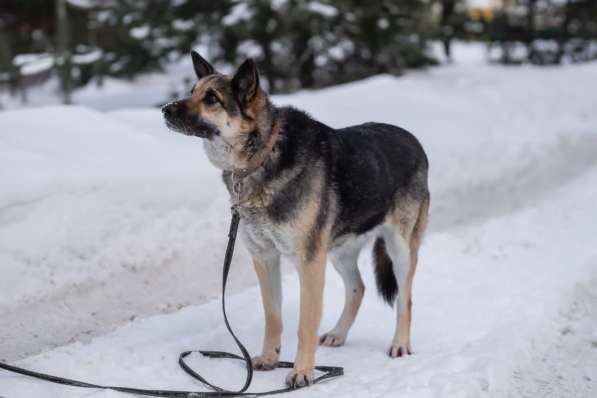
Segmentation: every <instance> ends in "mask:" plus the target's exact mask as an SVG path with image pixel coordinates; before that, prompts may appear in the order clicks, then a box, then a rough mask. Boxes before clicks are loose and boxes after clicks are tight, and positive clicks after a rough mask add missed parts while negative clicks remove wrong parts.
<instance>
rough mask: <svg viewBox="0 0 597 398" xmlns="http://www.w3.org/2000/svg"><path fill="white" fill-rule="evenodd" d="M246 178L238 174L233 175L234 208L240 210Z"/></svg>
mask: <svg viewBox="0 0 597 398" xmlns="http://www.w3.org/2000/svg"><path fill="white" fill-rule="evenodd" d="M243 180H244V178H243V177H242V176H240V175H238V174H237V173H234V172H233V173H232V193H233V194H234V196H233V199H232V208H233V209H238V207H239V206H240V201H241V196H242V193H243V188H244V182H243Z"/></svg>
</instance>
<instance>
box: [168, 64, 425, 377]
mask: <svg viewBox="0 0 597 398" xmlns="http://www.w3.org/2000/svg"><path fill="white" fill-rule="evenodd" d="M191 56H192V61H193V68H194V70H195V73H196V75H197V79H198V81H197V83H196V84H195V86H194V87H193V89H192V91H191V94H190V96H189V97H188V98H184V99H181V100H178V101H174V102H171V103H169V104H166V105H165V106H164V107H163V108H162V112H163V115H164V118H165V121H166V124H167V126H168V127H169V128H170V129H171V130H174V131H176V132H179V133H183V134H186V135H190V136H196V137H200V138H202V139H203V144H204V147H205V150H206V152H207V156H208V158H209V160H210V161H211V162H212V163H213V164H214V165H215V166H216V167H218V168H220V169H221V170H222V171H223V172H222V175H223V180H224V183H225V184H226V187H227V189H228V191H229V192H230V195H231V199H232V202H233V203H234V204H235V205H236V206H237V207H238V209H239V213H240V215H241V236H242V238H243V240H244V242H245V244H246V246H247V248H248V250H249V252H250V253H251V255H252V258H253V265H254V268H255V271H256V274H257V277H258V280H259V286H260V290H261V296H262V301H263V308H264V312H265V334H264V340H263V350H262V353H261V355H259V356H257V357H255V358H254V359H253V365H254V368H255V369H258V370H269V369H274V368H275V367H276V365H277V363H278V356H279V354H280V348H281V334H282V316H281V302H282V289H281V276H280V256H281V255H284V256H285V257H287V258H289V259H291V260H292V261H293V262H294V263H295V265H296V268H297V270H298V274H299V280H300V316H299V329H298V348H297V352H296V357H295V362H294V368H293V369H292V370H291V371H290V373H289V374H288V376H287V377H286V384H287V385H288V386H290V387H302V386H305V385H308V384H311V383H312V382H313V377H314V376H313V367H314V362H315V351H316V348H317V345H318V343H319V344H320V345H324V346H331V347H337V346H340V345H342V344H344V342H345V341H346V336H347V334H348V331H349V329H350V327H351V326H352V324H353V322H354V320H355V317H356V315H357V312H358V310H359V307H360V304H361V300H362V298H363V294H364V291H365V286H364V284H363V281H362V279H361V275H360V272H359V269H358V267H357V259H358V256H359V252H360V250H361V248H362V247H363V246H364V245H365V244H367V243H371V242H374V243H373V263H374V267H375V279H376V284H377V287H378V290H379V293H380V295H381V296H382V298H383V299H384V300H385V301H386V302H387V303H388V304H390V305H393V304H394V303H395V302H396V307H397V318H396V331H395V334H394V337H393V339H392V342H391V345H390V348H389V349H388V352H387V353H388V355H389V356H390V357H392V358H397V357H402V356H406V355H410V354H411V353H412V350H411V345H410V324H411V314H412V300H411V296H412V284H413V278H414V274H415V268H416V265H417V255H418V250H419V246H420V244H421V239H422V237H423V234H424V232H425V228H426V225H427V219H428V210H429V201H430V195H429V189H428V184H427V174H428V168H429V162H428V159H427V156H426V154H425V151H424V150H423V148H422V146H421V144H420V143H419V141H418V140H417V139H416V138H415V137H414V136H413V135H412V134H410V133H409V132H407V131H406V130H404V129H402V128H400V127H396V126H393V125H389V124H382V123H365V124H361V125H358V126H351V127H345V128H341V129H334V128H331V127H329V126H327V125H325V124H323V123H321V122H318V121H317V120H315V119H313V118H311V117H310V116H309V115H307V114H306V113H305V112H302V111H300V110H297V109H295V108H292V107H276V106H274V105H273V104H272V103H271V102H270V100H269V98H268V95H267V94H266V93H265V91H264V90H263V89H262V88H261V85H260V82H259V74H258V71H257V68H256V65H255V63H254V62H253V61H252V60H251V59H247V60H246V61H245V62H244V63H242V65H241V66H240V67H239V68H238V69H237V70H236V72H235V73H234V74H232V75H223V74H220V73H218V72H217V71H216V70H215V69H214V68H213V66H212V65H211V64H210V63H209V62H207V61H206V60H205V59H204V58H203V57H201V56H200V55H199V54H198V53H197V52H192V53H191ZM328 259H329V260H331V263H332V265H333V266H334V268H335V269H336V270H337V271H338V273H339V274H340V276H341V277H342V280H343V281H344V286H345V303H344V309H343V310H342V314H341V316H340V318H339V320H338V322H337V324H336V326H335V327H334V328H333V329H331V330H330V331H329V332H327V333H325V334H323V335H322V336H320V337H318V334H317V333H318V328H319V322H320V318H321V312H322V296H323V288H324V276H325V267H326V262H327V260H328Z"/></svg>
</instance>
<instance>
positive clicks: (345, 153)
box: [332, 123, 428, 236]
mask: <svg viewBox="0 0 597 398" xmlns="http://www.w3.org/2000/svg"><path fill="white" fill-rule="evenodd" d="M334 138H335V139H334V140H333V141H334V145H333V147H334V150H333V165H332V180H333V182H334V188H335V190H336V192H337V198H338V202H339V203H338V205H339V209H338V210H339V211H338V216H337V220H336V223H335V228H334V235H335V236H341V235H344V234H348V233H354V234H361V233H364V232H366V231H368V230H370V229H372V228H373V227H375V226H376V225H378V224H380V223H382V222H383V220H384V218H385V217H386V216H387V215H388V213H389V212H391V211H392V210H393V209H395V207H396V206H397V201H398V200H399V199H400V198H403V197H406V196H411V197H412V198H413V199H419V200H422V199H423V197H424V196H425V195H427V169H428V162H427V157H426V155H425V152H424V151H423V148H422V147H421V144H420V143H419V141H418V140H417V139H416V138H415V137H414V136H413V135H412V134H411V133H409V132H408V131H406V130H404V129H402V128H400V127H396V126H392V125H389V124H383V123H365V124H361V125H358V126H351V127H346V128H343V129H339V130H336V132H335V134H334Z"/></svg>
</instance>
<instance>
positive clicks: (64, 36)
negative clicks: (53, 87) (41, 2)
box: [56, 0, 72, 104]
mask: <svg viewBox="0 0 597 398" xmlns="http://www.w3.org/2000/svg"><path fill="white" fill-rule="evenodd" d="M56 66H57V68H58V75H59V76H60V85H61V89H62V102H63V103H65V104H71V103H72V101H71V90H72V80H71V54H70V49H69V43H68V15H67V13H66V0H56Z"/></svg>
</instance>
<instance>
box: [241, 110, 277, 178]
mask: <svg viewBox="0 0 597 398" xmlns="http://www.w3.org/2000/svg"><path fill="white" fill-rule="evenodd" d="M279 132H280V124H279V122H278V119H276V118H274V119H273V121H272V127H271V130H270V133H269V137H268V139H267V141H266V142H265V144H264V145H263V146H262V147H261V148H260V149H258V150H257V152H255V153H253V154H252V155H251V156H250V157H249V159H248V160H247V164H246V165H245V166H244V167H241V168H237V169H235V170H233V171H232V175H233V178H235V179H237V180H243V179H245V178H246V177H248V176H249V175H251V174H253V173H254V172H255V171H257V169H258V168H260V167H261V166H262V165H263V163H264V162H265V161H266V160H267V158H268V157H269V155H270V154H271V153H272V150H273V149H274V145H275V144H276V140H277V139H278V133H279Z"/></svg>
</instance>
